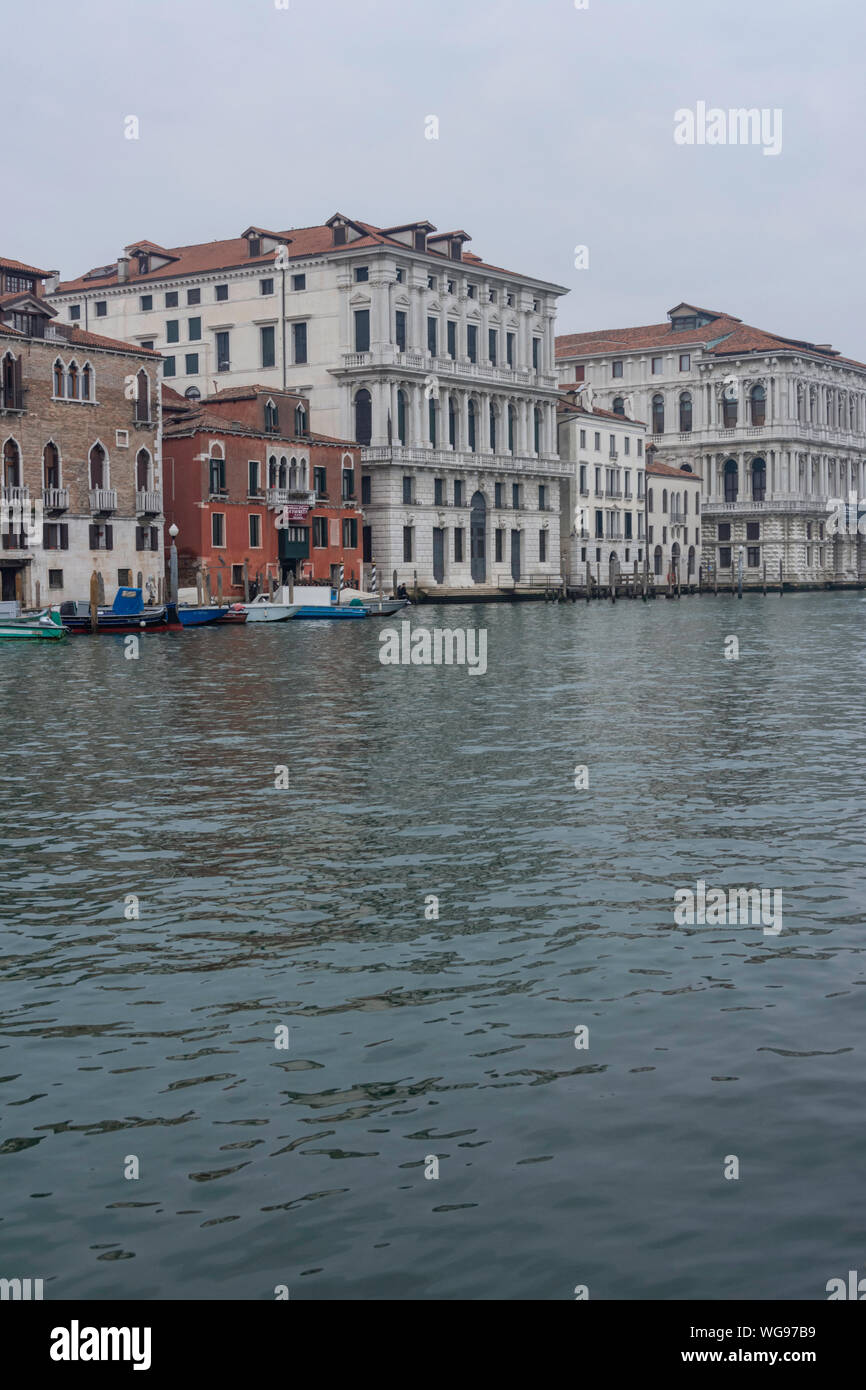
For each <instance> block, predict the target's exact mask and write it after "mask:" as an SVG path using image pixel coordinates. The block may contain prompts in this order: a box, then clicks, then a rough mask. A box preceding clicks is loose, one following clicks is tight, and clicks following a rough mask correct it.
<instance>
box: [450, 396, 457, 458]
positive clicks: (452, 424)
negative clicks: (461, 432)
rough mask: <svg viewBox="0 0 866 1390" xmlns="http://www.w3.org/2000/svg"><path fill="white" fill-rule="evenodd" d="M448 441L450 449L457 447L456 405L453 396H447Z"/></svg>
mask: <svg viewBox="0 0 866 1390" xmlns="http://www.w3.org/2000/svg"><path fill="white" fill-rule="evenodd" d="M448 443H449V444H450V445H451V448H452V449H456V448H457V407H456V406H455V404H454V397H453V396H449V397H448Z"/></svg>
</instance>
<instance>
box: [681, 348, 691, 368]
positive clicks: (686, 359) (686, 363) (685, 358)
mask: <svg viewBox="0 0 866 1390" xmlns="http://www.w3.org/2000/svg"><path fill="white" fill-rule="evenodd" d="M691 367H692V358H691V353H688V352H681V353H680V371H681V372H689V371H691Z"/></svg>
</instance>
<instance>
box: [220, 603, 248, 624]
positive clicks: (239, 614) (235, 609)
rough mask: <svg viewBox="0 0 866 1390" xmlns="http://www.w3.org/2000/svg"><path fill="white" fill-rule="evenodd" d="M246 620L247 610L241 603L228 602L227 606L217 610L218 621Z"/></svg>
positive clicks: (240, 621)
mask: <svg viewBox="0 0 866 1390" xmlns="http://www.w3.org/2000/svg"><path fill="white" fill-rule="evenodd" d="M246 620H247V610H246V609H245V608H244V606H243V604H242V603H232V604H229V607H228V608H221V609H220V610H219V617H218V618H217V622H218V623H245V622H246Z"/></svg>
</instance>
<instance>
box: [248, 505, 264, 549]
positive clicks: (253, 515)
mask: <svg viewBox="0 0 866 1390" xmlns="http://www.w3.org/2000/svg"><path fill="white" fill-rule="evenodd" d="M249 522H250V549H251V550H261V548H262V518H261V517H260V516H259V514H258V512H250V516H249Z"/></svg>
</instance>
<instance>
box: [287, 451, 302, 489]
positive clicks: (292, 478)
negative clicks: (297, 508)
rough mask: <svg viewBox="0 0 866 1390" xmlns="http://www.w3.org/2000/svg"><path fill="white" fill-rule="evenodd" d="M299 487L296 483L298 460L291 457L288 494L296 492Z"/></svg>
mask: <svg viewBox="0 0 866 1390" xmlns="http://www.w3.org/2000/svg"><path fill="white" fill-rule="evenodd" d="M299 486H300V484H299V482H298V460H297V459H296V458H294V456H293V457H292V461H291V463H290V464H289V492H297V491H298V487H299Z"/></svg>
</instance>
